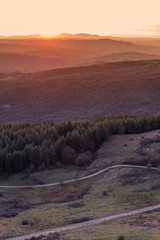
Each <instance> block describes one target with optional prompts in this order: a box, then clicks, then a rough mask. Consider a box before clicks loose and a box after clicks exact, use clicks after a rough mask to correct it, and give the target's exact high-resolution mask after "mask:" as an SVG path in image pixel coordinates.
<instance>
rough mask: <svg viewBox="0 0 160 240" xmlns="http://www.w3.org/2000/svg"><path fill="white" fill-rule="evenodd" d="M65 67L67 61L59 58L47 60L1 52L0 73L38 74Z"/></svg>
mask: <svg viewBox="0 0 160 240" xmlns="http://www.w3.org/2000/svg"><path fill="white" fill-rule="evenodd" d="M65 66H66V63H65V61H64V60H62V59H59V58H50V59H47V58H42V57H37V56H29V55H22V54H15V53H5V52H0V72H15V71H19V72H36V71H42V70H47V69H52V68H59V67H61V68H62V67H65Z"/></svg>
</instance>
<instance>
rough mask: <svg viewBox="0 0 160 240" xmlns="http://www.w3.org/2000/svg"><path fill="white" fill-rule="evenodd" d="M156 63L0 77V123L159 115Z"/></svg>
mask: <svg viewBox="0 0 160 240" xmlns="http://www.w3.org/2000/svg"><path fill="white" fill-rule="evenodd" d="M159 77H160V61H158V60H155V61H138V62H121V63H110V64H101V65H94V66H89V67H77V68H69V69H59V70H51V71H44V72H38V73H32V74H19V73H14V74H1V75H0V111H1V117H0V122H17V121H47V120H55V121H61V120H63V121H64V120H68V119H70V120H77V119H91V118H96V117H99V116H102V115H103V116H104V115H112V114H116V115H118V114H128V115H149V114H158V113H159V109H160V99H159V92H160V84H159Z"/></svg>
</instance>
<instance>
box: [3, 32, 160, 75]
mask: <svg viewBox="0 0 160 240" xmlns="http://www.w3.org/2000/svg"><path fill="white" fill-rule="evenodd" d="M64 35H65V36H66V34H64ZM64 35H63V34H62V35H61V36H64ZM76 36H77V35H76ZM79 36H81V35H79ZM85 37H86V38H87V37H88V35H85ZM96 37H97V36H95V38H96ZM0 52H1V55H0V63H1V67H0V71H5V72H6V71H7V72H12V71H25V72H33V71H39V70H47V69H53V68H64V67H72V66H81V65H86V64H87V65H88V64H89V65H91V64H95V63H101V62H114V61H124V60H125V61H126V60H142V59H157V58H159V56H160V48H159V47H152V46H151V47H148V46H141V45H135V44H133V43H130V42H125V41H117V40H112V39H85V40H84V39H78V38H77V39H71V38H70V39H62V38H55V39H38V38H37V39H0ZM7 53H8V54H10V55H7ZM11 54H12V55H11ZM13 54H14V55H13ZM18 55H20V56H18ZM22 55H23V56H22ZM149 55H152V56H149ZM28 56H30V58H29V57H28ZM36 57H40V58H36ZM42 58H43V59H42Z"/></svg>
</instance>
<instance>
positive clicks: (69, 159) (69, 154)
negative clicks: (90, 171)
mask: <svg viewBox="0 0 160 240" xmlns="http://www.w3.org/2000/svg"><path fill="white" fill-rule="evenodd" d="M76 157H77V153H76V151H75V150H74V149H73V148H72V147H70V146H65V147H64V148H63V151H62V156H61V161H62V162H63V163H66V164H73V163H74V162H75V159H76Z"/></svg>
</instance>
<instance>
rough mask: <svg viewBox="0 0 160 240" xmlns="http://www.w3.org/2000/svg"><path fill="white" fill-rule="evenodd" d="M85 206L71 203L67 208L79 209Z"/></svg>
mask: <svg viewBox="0 0 160 240" xmlns="http://www.w3.org/2000/svg"><path fill="white" fill-rule="evenodd" d="M84 206H85V204H84V203H78V202H77V203H72V204H69V205H68V207H72V208H79V207H84Z"/></svg>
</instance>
